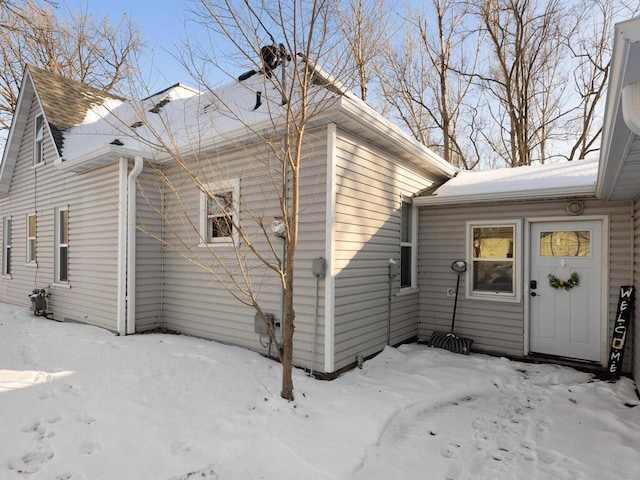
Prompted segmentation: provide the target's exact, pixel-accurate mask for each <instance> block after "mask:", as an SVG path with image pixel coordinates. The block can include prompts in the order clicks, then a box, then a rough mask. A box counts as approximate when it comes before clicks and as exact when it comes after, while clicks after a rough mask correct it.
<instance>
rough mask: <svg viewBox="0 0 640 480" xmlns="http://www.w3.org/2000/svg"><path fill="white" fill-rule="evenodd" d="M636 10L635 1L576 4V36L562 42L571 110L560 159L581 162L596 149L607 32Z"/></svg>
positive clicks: (604, 84)
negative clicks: (568, 64)
mask: <svg viewBox="0 0 640 480" xmlns="http://www.w3.org/2000/svg"><path fill="white" fill-rule="evenodd" d="M639 9H640V3H638V2H629V3H627V2H616V1H614V0H593V1H580V2H578V3H577V4H576V5H575V10H574V15H573V16H574V18H575V19H576V23H577V24H578V25H579V27H578V28H577V29H576V34H575V35H573V36H572V37H567V38H566V39H565V41H566V45H567V48H568V50H569V52H570V55H571V57H572V58H571V59H572V60H573V61H572V65H574V71H573V90H572V92H573V94H574V95H575V97H576V98H577V103H576V106H575V109H574V110H573V111H572V112H571V114H570V115H569V116H568V119H567V122H566V127H565V128H566V131H567V135H568V139H569V140H570V150H569V151H568V152H566V153H565V154H563V155H562V156H563V157H564V158H566V159H567V160H576V159H577V160H581V159H584V158H585V157H586V156H587V155H589V154H592V153H594V152H596V151H598V149H599V139H600V134H601V132H602V122H601V119H602V106H603V105H602V99H603V98H604V96H605V93H606V88H607V82H608V80H609V67H610V64H611V50H612V45H611V32H612V31H613V26H614V23H615V21H616V19H624V18H630V17H632V16H633V15H635V14H636V13H637V12H638V10H639Z"/></svg>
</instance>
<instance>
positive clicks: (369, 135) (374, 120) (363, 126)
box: [336, 95, 457, 180]
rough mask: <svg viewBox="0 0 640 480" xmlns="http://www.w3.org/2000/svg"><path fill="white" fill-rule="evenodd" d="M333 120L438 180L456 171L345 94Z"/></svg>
mask: <svg viewBox="0 0 640 480" xmlns="http://www.w3.org/2000/svg"><path fill="white" fill-rule="evenodd" d="M336 123H337V124H338V125H339V126H343V128H346V129H348V130H350V131H352V132H353V133H356V134H357V135H359V136H361V137H362V138H364V139H366V140H368V141H370V142H372V143H375V144H377V145H380V146H382V147H383V148H385V149H386V150H387V151H389V152H391V153H392V154H394V155H397V156H398V158H401V159H402V160H404V161H406V162H409V163H410V164H412V165H414V166H415V167H416V168H418V169H420V170H423V171H426V172H428V173H430V174H431V175H433V176H434V177H436V178H438V179H440V180H446V179H449V178H451V177H453V176H455V174H456V172H457V169H456V168H455V167H454V166H453V165H451V164H450V163H449V162H447V161H446V160H444V159H443V158H442V157H440V156H439V155H436V154H435V153H434V152H433V151H432V150H430V149H429V148H427V147H425V146H424V145H422V144H421V143H420V142H418V141H417V140H415V139H413V138H411V137H410V136H408V135H407V134H406V133H405V132H403V131H402V130H401V129H400V128H399V127H398V126H397V125H394V124H393V123H392V122H390V121H389V120H387V119H386V118H384V117H382V116H381V115H380V114H378V113H377V112H376V111H375V110H373V109H372V108H371V107H369V106H368V105H366V104H364V103H363V102H360V101H356V100H354V99H353V98H351V97H350V96H348V95H342V96H340V97H339V98H338V118H336Z"/></svg>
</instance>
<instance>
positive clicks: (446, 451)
mask: <svg viewBox="0 0 640 480" xmlns="http://www.w3.org/2000/svg"><path fill="white" fill-rule="evenodd" d="M459 448H460V445H458V444H457V443H450V444H449V445H446V446H445V447H442V450H440V454H441V455H442V456H443V457H444V458H455V457H457V456H458V449H459Z"/></svg>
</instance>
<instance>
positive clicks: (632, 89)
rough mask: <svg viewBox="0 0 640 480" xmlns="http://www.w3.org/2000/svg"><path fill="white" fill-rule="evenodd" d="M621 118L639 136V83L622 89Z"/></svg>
mask: <svg viewBox="0 0 640 480" xmlns="http://www.w3.org/2000/svg"><path fill="white" fill-rule="evenodd" d="M622 116H623V117H624V122H625V123H626V124H627V126H628V127H629V129H630V130H631V131H632V132H633V133H635V134H636V135H640V83H632V84H631V85H627V86H626V87H624V88H623V89H622Z"/></svg>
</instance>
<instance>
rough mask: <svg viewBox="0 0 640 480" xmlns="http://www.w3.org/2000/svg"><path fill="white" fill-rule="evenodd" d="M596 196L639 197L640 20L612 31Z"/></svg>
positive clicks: (637, 19)
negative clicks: (611, 51)
mask: <svg viewBox="0 0 640 480" xmlns="http://www.w3.org/2000/svg"><path fill="white" fill-rule="evenodd" d="M610 72H611V73H610V77H609V86H608V92H607V103H606V107H605V115H604V125H603V131H602V143H601V148H600V165H599V169H598V181H597V187H596V196H597V197H598V198H600V199H603V200H630V199H633V198H635V197H636V196H637V195H638V193H640V186H638V182H639V181H640V18H634V19H631V20H627V21H625V22H620V23H618V24H617V25H616V28H615V37H614V46H613V54H612V59H611V67H610Z"/></svg>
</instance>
